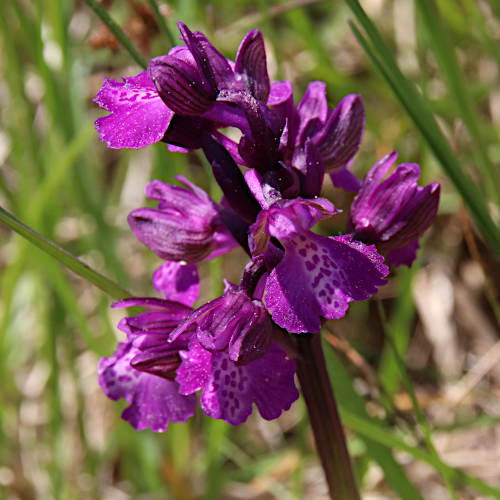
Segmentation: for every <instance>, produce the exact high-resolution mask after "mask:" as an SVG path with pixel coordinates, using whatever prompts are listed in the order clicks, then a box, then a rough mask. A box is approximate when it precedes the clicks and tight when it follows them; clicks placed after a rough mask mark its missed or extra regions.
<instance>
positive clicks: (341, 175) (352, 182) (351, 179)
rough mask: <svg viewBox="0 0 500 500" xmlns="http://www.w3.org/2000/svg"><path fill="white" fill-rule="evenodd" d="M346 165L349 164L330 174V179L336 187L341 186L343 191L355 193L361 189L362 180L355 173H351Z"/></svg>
mask: <svg viewBox="0 0 500 500" xmlns="http://www.w3.org/2000/svg"><path fill="white" fill-rule="evenodd" d="M348 167H349V165H347V166H346V167H344V168H343V169H341V170H339V171H338V172H335V173H333V174H330V179H331V180H332V183H333V185H334V186H335V187H336V188H341V189H343V190H344V191H351V192H353V193H357V192H358V191H359V190H360V189H361V186H362V185H363V181H362V180H361V179H360V178H359V177H357V176H356V175H355V174H353V173H352V172H351V171H350V170H349V169H348Z"/></svg>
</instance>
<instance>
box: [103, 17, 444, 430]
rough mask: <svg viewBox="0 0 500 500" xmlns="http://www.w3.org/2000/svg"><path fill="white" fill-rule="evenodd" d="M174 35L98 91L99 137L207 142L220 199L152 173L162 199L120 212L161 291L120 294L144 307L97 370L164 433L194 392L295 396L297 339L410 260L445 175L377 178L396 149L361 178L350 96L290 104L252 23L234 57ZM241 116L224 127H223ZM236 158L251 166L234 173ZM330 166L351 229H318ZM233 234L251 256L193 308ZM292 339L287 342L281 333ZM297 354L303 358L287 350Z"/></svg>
mask: <svg viewBox="0 0 500 500" xmlns="http://www.w3.org/2000/svg"><path fill="white" fill-rule="evenodd" d="M178 25H179V29H180V31H181V38H182V40H183V41H184V43H185V45H184V46H179V47H174V48H173V49H172V50H171V51H170V52H169V54H168V55H166V56H160V57H157V58H155V59H153V60H151V61H150V63H149V66H148V71H147V72H144V73H141V74H140V75H138V76H136V77H133V78H127V79H124V81H123V82H121V83H120V82H116V81H114V80H105V83H104V85H103V88H102V89H101V91H100V92H99V94H98V96H97V98H96V102H97V103H98V104H99V106H101V107H102V108H104V109H106V110H107V111H109V112H110V114H109V115H108V116H105V117H102V118H99V119H98V120H97V121H96V128H97V129H98V131H99V136H100V138H101V139H102V140H104V141H106V142H107V143H108V146H109V147H112V148H121V147H130V148H139V147H144V146H146V145H148V144H153V143H155V142H159V141H163V142H166V143H167V144H168V145H169V148H171V149H172V150H175V151H180V152H186V151H188V150H191V149H197V148H201V149H202V150H203V153H204V154H205V156H206V158H207V160H208V162H209V164H210V166H211V168H212V172H213V175H214V178H215V179H216V181H217V183H218V184H219V186H220V188H221V190H222V193H223V198H222V200H221V201H220V204H217V203H215V202H214V201H213V200H212V199H211V198H210V197H209V196H208V195H207V193H205V192H204V191H203V190H201V189H200V188H199V187H197V186H195V185H194V184H191V183H190V182H189V181H187V180H186V179H185V178H184V177H180V176H179V177H177V179H178V180H179V181H180V182H181V183H182V184H184V186H185V187H180V186H173V185H170V184H165V183H163V182H161V181H152V182H150V183H149V184H148V186H147V188H146V195H147V196H148V197H149V198H151V199H154V200H158V202H159V203H158V207H157V208H156V209H152V208H141V209H138V210H135V211H133V212H132V213H131V214H130V216H129V219H128V220H129V224H130V226H131V228H132V230H133V232H134V233H135V235H136V237H137V238H138V239H139V240H140V241H141V242H142V243H144V244H145V245H146V246H147V247H148V248H149V249H150V250H152V251H153V252H154V253H156V254H157V255H158V256H160V257H161V258H163V259H164V260H166V261H167V262H165V263H164V264H163V265H162V266H161V267H160V268H159V269H158V270H157V271H156V272H155V273H154V276H153V285H154V287H155V289H156V290H157V291H159V292H161V293H162V295H163V297H164V298H163V299H155V298H137V299H127V300H123V301H119V302H117V303H116V304H115V305H114V307H129V306H135V305H140V306H142V307H144V308H146V309H147V310H146V311H145V312H142V313H140V314H139V315H137V316H135V317H127V318H124V319H123V320H122V321H121V322H120V324H119V328H120V329H121V330H122V331H124V332H125V333H126V334H127V342H126V343H124V344H121V345H120V346H119V348H118V350H117V351H116V352H115V354H114V356H113V357H111V358H103V360H101V363H100V382H101V385H102V387H103V390H104V392H105V393H106V394H107V395H108V396H109V397H111V398H113V399H118V398H120V397H123V398H125V399H126V400H127V401H128V402H129V403H130V406H129V408H128V409H127V410H126V411H125V413H124V415H123V416H124V418H126V419H127V420H129V421H130V422H131V424H132V425H134V426H135V427H136V428H138V429H142V428H146V427H150V428H151V429H153V430H155V431H161V430H165V429H166V427H167V425H168V422H169V421H185V420H186V419H187V418H189V416H191V415H192V413H193V411H194V406H193V405H194V403H193V401H194V400H193V398H194V394H195V392H197V391H199V390H201V391H202V394H201V398H200V400H201V406H202V409H203V411H204V412H205V413H206V414H207V415H209V416H211V417H213V418H221V419H224V420H225V421H226V422H228V423H231V424H233V425H238V424H240V423H242V422H244V421H245V420H246V419H247V418H248V416H249V415H250V413H251V411H252V404H253V403H255V404H256V406H257V408H258V410H259V412H260V414H261V415H262V416H263V417H264V418H266V419H273V418H276V417H278V416H279V415H280V414H281V413H282V412H283V411H285V410H287V409H289V408H290V406H291V404H292V403H293V402H294V401H295V400H296V399H297V397H298V392H297V389H296V388H295V385H294V381H293V378H294V373H295V369H296V365H295V362H294V361H293V360H291V359H287V352H289V353H292V354H290V356H291V357H294V354H293V353H294V352H295V353H296V349H295V351H294V349H290V350H289V349H288V347H290V346H288V347H287V351H286V352H285V350H283V349H282V347H280V345H278V343H277V342H276V341H277V340H278V339H280V341H282V340H283V339H284V337H286V338H287V339H288V343H292V344H294V343H296V344H297V345H298V344H300V343H301V342H302V340H303V339H304V338H305V339H306V340H307V338H308V337H307V336H302V337H300V340H299V341H297V339H298V337H296V336H294V335H289V334H288V333H287V332H284V331H283V330H288V332H289V333H291V334H304V333H316V332H319V331H320V329H321V326H322V324H323V322H324V321H326V320H330V319H339V318H342V317H343V316H344V315H345V314H346V312H347V309H348V307H349V304H350V302H355V301H361V300H366V299H368V298H370V297H371V296H372V295H374V294H375V293H377V291H378V288H379V287H381V286H383V285H384V284H385V283H386V279H385V278H386V276H387V275H388V272H389V269H388V267H387V266H386V265H384V263H383V261H384V257H383V256H382V255H380V254H379V253H378V252H377V250H378V251H381V252H387V258H388V261H389V262H390V263H393V264H401V263H404V264H406V265H411V262H412V261H413V260H414V258H415V252H416V249H417V248H418V238H419V237H420V236H422V234H423V232H424V231H425V230H426V229H427V228H428V227H429V225H430V223H431V222H432V219H433V218H434V216H435V214H436V211H437V204H438V201H439V185H438V184H431V185H429V186H426V187H424V188H421V187H419V186H418V185H417V180H418V178H419V177H420V169H419V167H418V165H416V164H401V165H399V166H398V167H397V168H396V170H395V171H394V173H392V174H391V175H390V176H389V177H387V179H385V180H383V178H384V176H385V175H386V173H387V172H388V170H389V168H390V167H391V165H392V164H393V163H394V161H395V159H396V156H395V153H393V154H391V155H388V156H387V157H385V158H383V159H382V160H380V161H379V162H378V163H377V164H376V165H375V166H374V167H373V168H372V169H371V170H370V172H369V174H368V176H367V178H366V180H365V181H364V182H361V180H360V179H358V178H357V177H356V176H355V175H354V174H352V173H351V172H350V170H349V167H350V166H351V164H352V162H353V158H354V155H355V154H356V152H357V150H358V148H359V146H360V143H361V140H362V137H363V132H364V126H365V113H364V107H363V102H362V100H361V97H360V96H359V95H355V94H350V95H347V96H345V97H344V98H343V99H341V101H340V102H339V103H338V104H337V106H336V107H335V108H331V107H329V106H328V104H327V96H326V85H325V84H324V83H323V82H312V83H310V84H309V86H308V87H307V90H306V92H305V95H304V96H303V98H302V100H301V101H300V102H299V103H298V104H297V105H295V104H294V101H293V89H292V85H291V83H290V82H288V81H282V82H274V83H272V84H271V83H270V81H269V77H268V73H267V68H266V55H265V50H264V42H263V38H262V35H261V34H260V33H259V32H258V31H256V30H252V31H250V32H249V33H248V34H247V35H246V36H245V38H244V39H243V41H242V43H241V45H240V48H239V49H238V53H237V55H236V60H235V62H234V63H233V62H232V61H230V60H228V59H226V58H225V57H224V56H223V55H221V54H220V53H219V52H218V51H217V50H216V49H215V47H214V46H213V45H212V44H211V43H210V42H209V41H208V40H207V38H206V37H205V36H204V35H203V34H202V33H199V32H194V33H192V32H191V31H190V30H189V29H188V28H187V27H186V26H185V25H184V24H182V23H179V24H178ZM224 127H236V128H238V129H239V130H240V131H241V133H242V135H241V138H240V140H239V142H235V141H233V140H231V139H230V138H229V137H227V136H226V135H224V134H223V133H222V132H221V131H220V129H222V128H224ZM241 167H243V168H246V169H247V170H246V171H245V172H242V170H241ZM325 175H330V176H331V179H332V182H333V184H334V185H335V186H337V187H342V188H343V189H346V190H349V191H355V192H357V191H358V195H357V197H356V198H355V200H354V202H353V204H352V207H351V214H350V218H349V221H348V230H349V232H350V234H346V235H340V236H322V235H319V234H317V233H315V232H313V228H314V226H315V225H316V224H317V223H318V222H319V221H320V220H322V219H326V218H329V217H333V216H334V215H336V214H338V213H339V212H340V210H338V209H336V208H335V206H334V205H333V203H331V202H330V201H329V200H327V199H325V198H323V197H321V190H322V186H323V181H324V177H325ZM238 245H239V246H241V247H242V248H243V249H244V250H245V251H246V252H247V253H248V254H249V257H250V262H249V263H248V264H247V266H246V267H245V271H244V273H243V277H242V280H241V283H240V285H239V286H237V285H232V284H229V283H226V285H227V286H226V290H225V291H224V293H223V295H222V296H221V297H218V298H216V299H215V300H212V301H210V302H208V303H206V304H203V305H201V306H200V307H198V308H196V309H193V307H194V303H195V301H196V300H197V298H198V295H199V288H200V284H199V280H198V274H197V270H196V266H195V264H196V263H198V262H201V261H204V260H205V261H206V260H208V259H212V258H214V257H217V256H219V255H221V254H223V253H226V252H228V251H229V250H232V249H233V248H235V247H236V246H238ZM285 344H287V343H286V342H285V343H283V344H282V345H285ZM295 359H298V358H295Z"/></svg>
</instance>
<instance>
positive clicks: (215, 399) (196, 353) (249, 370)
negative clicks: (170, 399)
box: [176, 337, 299, 425]
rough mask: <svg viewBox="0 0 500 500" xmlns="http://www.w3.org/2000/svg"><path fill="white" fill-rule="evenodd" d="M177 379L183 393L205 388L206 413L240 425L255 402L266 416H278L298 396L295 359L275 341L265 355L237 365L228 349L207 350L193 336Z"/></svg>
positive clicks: (288, 407) (263, 415)
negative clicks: (230, 356)
mask: <svg viewBox="0 0 500 500" xmlns="http://www.w3.org/2000/svg"><path fill="white" fill-rule="evenodd" d="M181 357H182V360H183V362H182V364H181V366H180V368H179V370H178V372H177V373H178V375H177V378H176V381H177V382H178V383H179V384H180V390H179V392H180V394H183V395H186V396H188V395H190V394H194V393H195V392H197V391H199V390H202V391H203V392H202V395H201V398H200V403H201V408H202V410H203V411H204V412H205V414H206V415H208V416H210V417H212V418H217V419H223V420H224V421H226V422H227V423H229V424H232V425H240V424H242V423H243V422H245V421H246V420H247V418H248V417H249V415H250V414H251V413H252V403H255V404H256V405H257V408H258V410H259V413H260V414H261V416H262V417H263V418H265V419H266V420H273V419H275V418H278V417H279V416H280V415H281V413H282V412H283V411H286V410H288V409H290V407H291V405H292V403H293V402H294V401H296V400H297V399H298V397H299V392H298V391H297V389H296V387H295V383H294V381H293V377H294V374H295V362H294V361H292V360H289V359H286V353H285V351H284V350H283V349H282V348H281V347H280V346H279V345H278V344H277V343H273V344H272V346H271V348H270V349H269V351H268V352H267V353H266V355H265V356H263V357H261V358H259V359H257V360H255V361H252V362H251V363H248V364H246V365H245V366H237V365H235V364H234V363H233V362H232V361H231V359H230V358H229V354H228V352H227V351H216V352H213V353H212V352H210V351H207V350H205V349H204V348H203V347H202V346H201V344H200V343H199V342H198V339H197V337H193V338H192V340H191V343H190V344H189V350H188V351H187V352H182V353H181Z"/></svg>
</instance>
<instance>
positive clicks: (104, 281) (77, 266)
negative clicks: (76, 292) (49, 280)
mask: <svg viewBox="0 0 500 500" xmlns="http://www.w3.org/2000/svg"><path fill="white" fill-rule="evenodd" d="M0 221H1V222H3V223H4V224H5V225H6V226H8V227H10V228H11V229H12V230H14V231H15V232H16V233H18V234H20V235H21V236H22V237H23V238H26V239H27V240H28V241H30V242H31V243H33V244H34V245H35V246H37V247H38V248H40V249H41V250H43V251H44V252H45V253H47V254H48V255H50V256H51V257H54V258H55V259H56V260H58V261H59V262H60V263H61V264H63V265H65V266H66V267H67V268H69V269H71V270H72V271H73V272H75V273H76V274H78V275H79V276H81V277H82V278H84V279H86V280H87V281H90V282H91V283H93V284H94V285H95V286H97V287H98V288H100V289H101V290H102V291H104V292H106V293H107V294H109V295H111V296H112V297H114V298H115V299H124V298H127V297H132V295H131V294H130V293H129V292H128V291H127V290H125V288H122V287H121V286H120V285H118V284H117V283H115V282H114V281H112V280H110V279H109V278H106V277H105V276H103V275H102V274H100V273H98V272H97V271H94V270H93V269H91V268H90V267H89V266H88V265H87V264H85V263H83V262H82V261H80V260H78V259H77V258H76V257H74V256H73V255H71V254H70V253H68V252H66V250H63V249H62V248H60V247H59V246H57V245H56V244H55V243H53V242H51V241H49V240H48V239H47V238H45V237H44V236H42V235H41V234H39V233H37V232H36V231H34V230H33V229H31V228H30V227H29V226H27V225H26V224H24V223H22V222H21V221H20V220H18V219H17V218H16V217H14V216H13V215H12V214H10V213H9V212H7V211H6V210H4V209H3V208H1V207H0Z"/></svg>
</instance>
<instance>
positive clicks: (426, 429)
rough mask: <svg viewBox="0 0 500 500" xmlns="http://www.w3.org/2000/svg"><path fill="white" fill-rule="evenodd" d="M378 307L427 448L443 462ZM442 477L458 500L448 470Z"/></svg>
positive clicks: (387, 325) (378, 303)
mask: <svg viewBox="0 0 500 500" xmlns="http://www.w3.org/2000/svg"><path fill="white" fill-rule="evenodd" d="M377 306H378V310H379V315H380V319H381V321H382V325H383V328H384V332H385V337H386V341H387V344H388V345H389V346H390V347H391V349H392V352H393V355H394V361H395V362H396V365H397V367H398V370H399V374H400V376H401V379H402V380H403V383H404V385H405V388H406V391H407V392H408V394H409V395H410V398H411V401H412V404H413V410H414V411H415V415H416V416H417V421H418V423H419V424H420V427H421V429H422V431H423V433H424V438H425V442H426V443H427V446H428V448H429V450H430V452H431V454H432V456H433V457H434V458H435V459H436V461H438V462H441V458H440V457H439V454H438V452H437V450H436V447H435V446H434V443H433V441H432V434H431V430H430V428H429V425H428V423H427V420H426V419H425V417H424V414H423V413H422V410H421V409H420V406H419V404H418V401H417V396H416V394H415V391H414V389H413V385H412V383H411V381H410V378H409V377H408V373H407V372H406V368H405V366H404V363H403V360H402V359H401V357H400V355H399V352H398V349H397V347H396V344H395V341H394V333H395V332H394V331H393V329H392V325H389V323H388V321H387V318H386V316H385V312H384V309H383V307H382V301H381V300H378V301H377ZM440 472H441V476H442V478H443V481H444V483H445V485H446V488H447V489H448V492H449V493H450V497H451V498H452V499H453V500H458V497H457V494H456V492H455V490H454V488H453V484H452V483H451V478H450V474H449V473H448V471H447V470H444V469H443V470H440Z"/></svg>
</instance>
